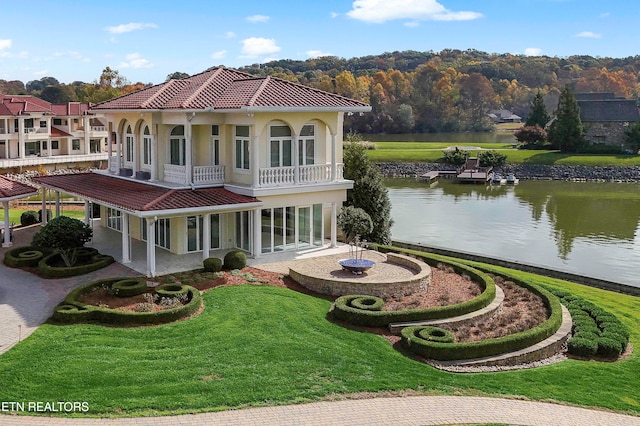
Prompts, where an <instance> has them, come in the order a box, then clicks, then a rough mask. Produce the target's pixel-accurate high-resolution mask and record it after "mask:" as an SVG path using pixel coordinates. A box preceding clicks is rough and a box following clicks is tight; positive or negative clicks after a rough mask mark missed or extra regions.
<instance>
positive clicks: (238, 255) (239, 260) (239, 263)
mask: <svg viewBox="0 0 640 426" xmlns="http://www.w3.org/2000/svg"><path fill="white" fill-rule="evenodd" d="M245 266H247V255H245V254H244V252H243V251H240V250H232V251H230V252H229V253H227V254H225V256H224V264H223V266H222V269H225V270H232V269H242V268H244V267H245Z"/></svg>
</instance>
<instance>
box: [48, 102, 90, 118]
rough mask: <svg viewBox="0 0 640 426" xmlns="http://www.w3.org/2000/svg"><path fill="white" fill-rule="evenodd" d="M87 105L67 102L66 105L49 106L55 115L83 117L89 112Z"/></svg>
mask: <svg viewBox="0 0 640 426" xmlns="http://www.w3.org/2000/svg"><path fill="white" fill-rule="evenodd" d="M89 106H90V105H89V104H88V103H80V102H68V103H66V104H61V105H57V104H53V105H51V112H53V113H54V114H55V115H83V114H84V113H85V112H87V111H88V110H89Z"/></svg>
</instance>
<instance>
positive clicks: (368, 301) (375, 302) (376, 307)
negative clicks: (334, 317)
mask: <svg viewBox="0 0 640 426" xmlns="http://www.w3.org/2000/svg"><path fill="white" fill-rule="evenodd" d="M349 306H351V307H352V308H355V309H362V310H363V311H381V310H382V307H383V306H384V300H382V299H381V298H379V297H375V296H359V297H353V298H351V299H350V303H349Z"/></svg>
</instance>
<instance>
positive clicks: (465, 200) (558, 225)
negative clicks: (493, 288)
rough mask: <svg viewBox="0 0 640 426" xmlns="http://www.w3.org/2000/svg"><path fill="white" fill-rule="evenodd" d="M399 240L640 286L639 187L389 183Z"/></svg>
mask: <svg viewBox="0 0 640 426" xmlns="http://www.w3.org/2000/svg"><path fill="white" fill-rule="evenodd" d="M385 183H386V185H387V187H388V189H389V196H390V199H391V204H392V206H393V207H392V217H393V219H394V221H395V223H394V226H393V228H392V234H393V238H394V239H398V240H405V241H411V242H419V243H423V244H426V245H432V246H438V247H442V248H448V249H453V250H460V251H466V252H471V253H478V254H482V255H486V256H491V257H499V258H503V259H507V260H512V261H520V262H522V263H527V264H533V265H539V266H545V267H548V268H552V269H558V270H563V271H567V272H572V273H577V274H581V275H587V276H592V277H596V278H602V279H607V280H610V281H615V282H619V283H623V284H629V285H634V286H640V271H639V270H638V268H639V267H640V237H639V236H638V234H639V231H638V226H639V223H640V185H639V184H622V183H584V182H557V181H521V182H520V183H519V184H518V185H516V186H511V185H502V186H485V185H473V184H458V183H454V182H453V181H451V180H447V179H441V180H440V181H439V182H437V183H435V184H433V185H431V186H430V185H429V184H428V183H427V182H424V181H419V180H415V179H387V180H386V181H385Z"/></svg>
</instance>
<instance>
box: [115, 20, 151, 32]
mask: <svg viewBox="0 0 640 426" xmlns="http://www.w3.org/2000/svg"><path fill="white" fill-rule="evenodd" d="M145 28H158V26H157V25H156V24H152V23H143V22H130V23H128V24H120V25H116V26H115V27H107V28H106V30H107V32H109V33H111V34H124V33H130V32H131V31H137V30H143V29H145Z"/></svg>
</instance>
